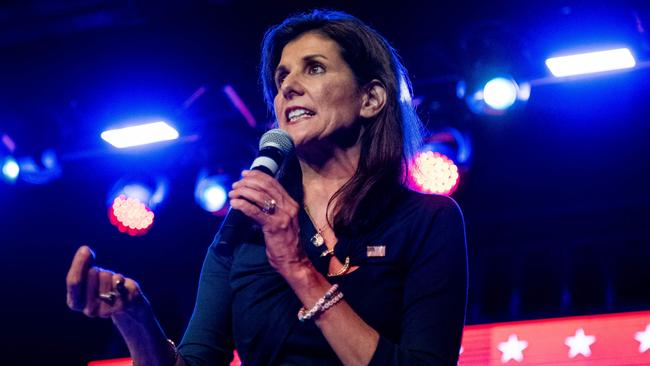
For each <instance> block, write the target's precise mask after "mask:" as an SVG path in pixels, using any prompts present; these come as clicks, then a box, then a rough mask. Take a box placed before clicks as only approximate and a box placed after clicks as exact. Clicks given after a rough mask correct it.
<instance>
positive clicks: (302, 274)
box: [281, 261, 320, 291]
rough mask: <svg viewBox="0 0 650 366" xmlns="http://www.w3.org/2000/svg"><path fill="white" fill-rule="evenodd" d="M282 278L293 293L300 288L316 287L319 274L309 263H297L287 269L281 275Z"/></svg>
mask: <svg viewBox="0 0 650 366" xmlns="http://www.w3.org/2000/svg"><path fill="white" fill-rule="evenodd" d="M281 274H282V277H284V279H285V280H286V281H287V282H288V283H289V285H290V286H291V287H292V288H293V289H294V291H299V289H301V288H311V287H314V286H315V285H317V284H318V283H319V282H320V281H318V276H319V273H318V271H316V268H314V267H313V266H312V265H311V263H310V262H309V261H305V262H303V263H297V264H295V265H293V266H291V267H289V268H287V269H286V270H285V271H283V272H282V273H281Z"/></svg>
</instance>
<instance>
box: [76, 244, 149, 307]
mask: <svg viewBox="0 0 650 366" xmlns="http://www.w3.org/2000/svg"><path fill="white" fill-rule="evenodd" d="M94 260H95V253H93V251H92V250H91V249H90V248H89V247H87V246H85V245H84V246H81V247H80V248H79V249H77V253H76V254H75V256H74V259H73V260H72V264H71V265H70V270H69V271H68V275H67V277H66V286H67V304H68V307H69V308H70V309H72V310H75V311H81V312H83V313H84V314H85V315H86V316H89V317H91V318H94V317H101V318H108V317H112V316H114V315H120V314H122V313H132V312H136V313H137V312H138V310H141V309H142V307H143V306H144V307H147V305H148V302H147V301H146V299H145V297H144V296H143V295H142V292H141V291H140V286H139V285H138V283H137V282H135V281H134V280H132V279H130V278H127V277H124V276H122V275H121V274H119V273H114V272H112V271H109V270H105V269H102V268H99V267H95V266H93V264H94Z"/></svg>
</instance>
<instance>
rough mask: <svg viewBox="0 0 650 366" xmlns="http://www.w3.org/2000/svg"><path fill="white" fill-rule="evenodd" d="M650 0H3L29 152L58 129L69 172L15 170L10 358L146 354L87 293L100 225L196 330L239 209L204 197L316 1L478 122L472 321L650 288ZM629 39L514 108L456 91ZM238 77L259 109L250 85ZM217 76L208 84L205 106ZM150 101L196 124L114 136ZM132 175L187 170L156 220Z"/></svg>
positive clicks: (9, 244) (0, 203)
mask: <svg viewBox="0 0 650 366" xmlns="http://www.w3.org/2000/svg"><path fill="white" fill-rule="evenodd" d="M643 3H644V2H636V3H635V2H622V1H610V2H599V3H594V2H590V1H582V2H581V1H544V2H531V3H529V4H522V2H514V1H508V2H499V3H496V4H494V3H488V2H480V3H479V2H468V1H459V2H454V3H453V5H451V4H449V3H447V2H444V3H442V2H439V3H434V2H411V1H399V2H392V3H388V2H387V3H383V2H381V3H380V2H376V1H358V2H312V3H308V2H292V1H269V2H258V1H231V0H221V1H219V0H212V1H208V0H205V1H198V0H197V1H169V2H158V1H136V0H134V1H101V0H96V1H93V0H77V1H66V2H61V1H59V2H54V1H44V0H41V1H37V0H32V1H16V2H9V3H6V2H3V3H2V4H0V65H1V67H0V134H1V133H6V134H8V135H9V136H11V137H12V139H13V140H14V141H15V142H16V145H17V149H16V151H15V154H14V155H15V156H17V157H25V156H33V157H34V158H35V160H37V161H38V159H39V157H40V154H41V153H42V152H43V151H45V150H47V149H53V150H54V151H55V152H56V154H57V156H58V157H59V161H60V164H61V167H62V174H61V177H60V178H59V179H56V180H53V181H51V182H49V183H47V184H43V185H32V184H28V183H26V182H24V181H18V182H16V183H15V184H4V183H2V182H0V294H1V295H0V296H1V297H0V304H1V306H2V307H1V308H0V309H1V310H2V312H1V314H2V319H0V338H1V340H0V342H1V344H2V345H4V347H3V349H4V350H3V352H2V355H1V356H0V359H2V360H3V361H0V363H2V364H22V365H41V364H61V365H84V364H85V363H86V362H88V361H89V360H93V359H100V358H111V357H123V356H126V355H127V352H126V349H125V347H124V345H123V343H122V341H121V339H120V338H119V335H118V334H117V332H116V330H114V329H113V327H112V325H111V323H110V321H109V320H97V319H87V318H85V317H84V316H83V315H81V314H79V313H74V312H72V311H70V310H68V309H67V307H66V304H65V283H64V280H65V274H66V272H67V268H68V266H69V263H70V260H71V259H72V256H73V254H74V252H75V250H76V248H77V247H78V246H79V245H81V244H88V245H91V246H92V247H93V248H94V250H95V251H96V253H97V259H98V265H100V266H104V267H106V268H110V269H113V270H116V271H119V272H123V273H125V274H127V275H128V276H130V277H133V278H135V279H137V280H138V281H139V283H140V284H141V286H142V288H143V289H144V291H145V293H146V294H147V296H148V298H149V299H150V300H151V302H152V304H153V306H154V308H155V311H156V313H157V314H158V316H159V318H160V321H161V323H162V325H163V327H164V328H165V329H166V331H167V333H168V335H169V336H170V337H171V338H172V339H175V340H179V339H180V337H181V335H182V332H183V329H184V327H185V324H186V322H187V320H188V318H189V316H190V314H191V310H192V307H193V303H194V296H195V290H196V283H197V278H198V274H199V270H200V266H201V262H202V259H203V255H204V253H205V251H206V249H207V246H208V245H209V243H210V241H211V239H212V236H213V235H214V233H215V230H216V229H217V227H218V225H219V222H220V218H219V217H217V216H213V215H211V214H209V213H206V212H205V211H203V210H202V209H201V208H200V207H199V206H197V205H196V204H195V202H194V197H193V194H194V185H195V182H196V176H197V174H198V172H199V170H201V169H204V168H206V169H211V170H222V171H223V172H226V173H227V174H231V175H233V176H236V174H237V173H238V171H239V169H242V168H244V167H245V166H246V165H247V164H248V163H249V162H250V159H251V156H252V154H253V153H254V146H255V145H256V143H257V138H258V137H259V136H260V134H261V132H263V131H264V129H265V126H266V125H267V124H268V122H269V121H271V120H272V117H271V116H270V115H269V114H268V113H267V112H266V111H265V107H264V105H263V103H262V95H261V91H260V88H259V87H258V84H257V63H258V59H259V44H260V42H261V38H262V35H263V34H264V31H265V29H266V28H268V27H269V26H270V25H273V24H276V23H278V22H280V21H281V20H282V19H284V18H285V17H286V16H287V15H289V14H291V13H294V12H297V11H301V10H306V9H310V8H315V7H329V8H336V9H341V10H345V11H348V12H351V13H352V14H353V15H356V16H358V17H360V18H361V19H362V20H364V21H366V22H368V23H369V24H371V25H372V26H374V27H375V28H377V29H378V30H379V31H380V32H381V33H382V34H384V35H385V36H386V37H387V38H388V39H389V40H390V41H391V42H392V43H393V45H394V46H395V48H396V49H397V50H398V51H399V52H400V54H401V55H402V57H403V60H404V63H405V64H406V66H407V68H408V69H409V73H410V75H411V77H412V79H413V83H414V89H415V94H416V96H418V99H419V100H420V106H419V108H418V110H419V113H420V114H421V116H422V118H423V120H424V121H425V122H426V123H427V126H428V128H429V129H430V130H431V131H435V130H437V129H440V128H443V127H445V126H452V127H455V128H457V129H459V130H461V131H463V133H466V134H467V135H468V136H469V137H470V139H471V142H472V150H473V155H472V159H471V161H470V164H468V165H467V166H466V167H465V169H466V172H465V173H464V175H463V176H462V178H461V183H460V186H459V188H458V190H457V191H456V192H455V193H454V195H453V197H454V198H455V199H456V200H457V201H458V202H459V204H460V206H461V208H462V209H463V211H464V214H465V220H466V226H467V239H468V247H469V261H470V294H469V295H470V296H469V308H468V313H467V323H468V324H478V323H487V322H494V321H510V320H519V319H535V318H543V317H558V316H567V315H581V314H595V313H611V312H621V311H629V310H642V309H648V308H649V307H650V283H649V281H648V278H650V266H649V264H650V262H649V260H650V225H648V219H649V218H650V214H649V213H648V210H649V209H650V192H649V189H648V184H649V183H650V179H649V178H648V177H649V176H650V165H649V164H648V162H647V157H648V156H649V155H650V154H649V153H650V147H649V146H648V142H649V141H650V139H649V138H650V126H649V123H648V122H649V117H650V105H649V104H650V103H648V100H649V98H648V95H649V93H648V92H649V91H650V86H649V85H650V83H649V81H650V70H649V69H646V68H645V67H644V64H643V61H646V63H647V62H648V61H650V57H648V54H649V47H648V44H649V43H648V42H649V39H648V35H647V33H646V32H647V30H648V29H650V5H647V4H643ZM616 43H624V44H627V45H629V46H630V47H632V48H633V49H634V50H635V53H636V56H637V60H638V61H639V63H640V65H639V67H638V68H637V69H636V70H633V71H629V72H623V73H614V74H611V75H605V76H597V77H592V78H584V79H579V80H573V81H569V82H563V83H550V84H543V85H536V86H534V87H533V89H532V94H531V98H530V101H529V102H528V103H527V104H526V105H524V106H520V107H519V108H517V109H515V110H514V111H512V112H511V113H509V114H507V115H505V116H500V117H495V116H479V115H475V114H473V113H471V112H470V111H469V110H468V108H467V107H466V105H465V104H464V103H463V102H462V101H461V100H458V99H457V98H456V96H455V85H456V82H457V81H458V80H461V79H466V80H471V78H472V76H474V77H476V75H480V74H481V72H480V70H482V69H481V68H479V67H478V66H481V65H483V66H484V65H489V64H490V62H491V61H494V62H498V63H501V64H507V65H509V66H507V70H508V71H510V72H511V73H512V74H516V75H518V76H519V77H520V78H522V79H527V80H533V79H544V78H547V77H548V76H549V75H548V72H547V71H546V70H545V67H544V64H543V61H544V59H545V58H546V57H548V56H549V55H551V54H552V53H553V52H556V51H558V50H562V49H567V48H570V47H577V46H581V45H585V44H587V45H591V44H597V45H598V44H616ZM477 70H478V71H477ZM225 85H231V86H233V87H234V88H235V90H236V91H237V92H238V94H239V95H240V96H241V98H242V99H243V100H244V102H245V103H246V104H247V106H248V107H249V108H250V109H251V111H252V112H253V114H254V116H255V118H256V120H257V123H258V127H257V128H250V127H248V126H247V125H246V123H245V120H244V119H243V117H241V115H240V114H239V113H238V112H237V111H236V110H235V109H234V108H233V107H232V105H231V104H230V103H229V101H228V100H227V98H226V97H225V94H224V93H223V91H222V89H223V87H224V86H225ZM199 87H205V88H207V92H206V93H205V94H203V95H202V96H201V97H200V98H199V99H197V100H196V101H195V102H194V103H193V104H191V105H190V106H189V107H184V106H183V104H184V102H185V101H186V100H187V98H188V97H189V96H190V95H192V93H194V92H195V91H196V90H197V89H198V88H199ZM150 116H159V117H161V118H165V119H168V120H170V121H172V122H173V123H174V125H175V126H177V127H178V129H179V131H180V133H181V136H183V138H181V139H180V140H178V141H176V142H173V143H162V144H157V145H151V146H147V147H141V148H136V149H131V150H128V151H126V152H125V151H116V150H114V149H111V148H110V147H109V146H107V144H105V143H104V142H103V141H102V140H101V139H100V138H99V133H100V132H101V131H102V130H104V129H105V128H107V127H109V126H111V124H115V123H117V122H119V121H120V120H123V119H128V118H137V117H150ZM188 136H189V137H188ZM4 152H5V151H3V153H4ZM125 176H126V177H143V176H144V177H164V178H165V179H167V181H168V183H169V190H168V195H167V198H166V200H165V202H163V204H161V206H160V207H159V208H158V210H157V211H156V222H155V224H154V227H153V228H152V230H151V231H150V232H149V233H148V234H147V235H145V236H142V237H130V236H126V235H124V234H121V233H119V232H118V231H117V229H115V228H114V227H113V226H111V224H110V223H109V221H108V219H107V214H106V213H107V206H106V200H107V197H108V196H107V195H108V192H109V191H110V190H111V188H112V186H113V184H114V183H115V182H116V181H117V180H118V179H120V178H123V177H125ZM7 360H10V361H11V362H8V361H7Z"/></svg>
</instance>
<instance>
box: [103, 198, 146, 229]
mask: <svg viewBox="0 0 650 366" xmlns="http://www.w3.org/2000/svg"><path fill="white" fill-rule="evenodd" d="M108 218H109V219H110V221H111V224H113V225H114V226H116V227H117V228H118V230H120V232H123V233H127V234H129V235H131V236H137V235H144V234H146V233H147V231H149V229H150V228H151V226H152V225H153V219H154V213H153V212H152V211H151V209H150V208H149V207H147V206H146V205H145V204H144V203H142V202H140V200H138V199H137V198H133V197H129V198H127V197H126V196H125V195H123V194H121V195H119V196H117V197H115V200H113V204H112V205H111V207H109V209H108Z"/></svg>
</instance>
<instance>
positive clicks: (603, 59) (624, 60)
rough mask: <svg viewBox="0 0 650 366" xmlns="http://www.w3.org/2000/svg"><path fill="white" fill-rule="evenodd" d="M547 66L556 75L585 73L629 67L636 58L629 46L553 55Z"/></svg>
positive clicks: (634, 64) (632, 65) (633, 64)
mask: <svg viewBox="0 0 650 366" xmlns="http://www.w3.org/2000/svg"><path fill="white" fill-rule="evenodd" d="M546 66H547V67H548V68H549V70H551V73H552V74H553V76H555V77H565V76H573V75H584V74H591V73H597V72H604V71H612V70H621V69H629V68H633V67H634V66H636V60H635V59H634V56H633V55H632V52H630V50H629V49H627V48H617V49H612V50H605V51H596V52H588V53H581V54H575V55H568V56H561V57H551V58H548V59H547V60H546Z"/></svg>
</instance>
